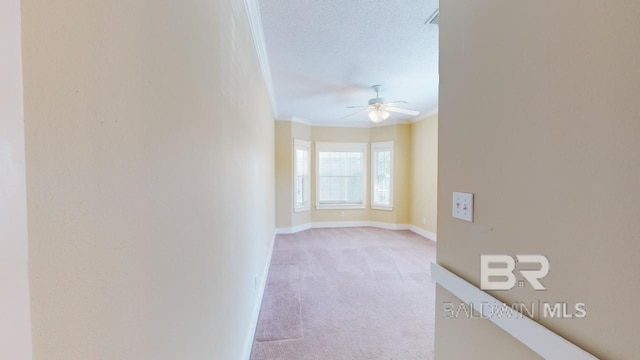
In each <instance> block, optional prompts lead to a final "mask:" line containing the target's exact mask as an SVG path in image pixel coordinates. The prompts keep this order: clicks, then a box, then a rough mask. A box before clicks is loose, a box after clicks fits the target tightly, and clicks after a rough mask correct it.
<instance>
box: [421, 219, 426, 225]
mask: <svg viewBox="0 0 640 360" xmlns="http://www.w3.org/2000/svg"><path fill="white" fill-rule="evenodd" d="M422 225H427V218H426V217H423V218H422Z"/></svg>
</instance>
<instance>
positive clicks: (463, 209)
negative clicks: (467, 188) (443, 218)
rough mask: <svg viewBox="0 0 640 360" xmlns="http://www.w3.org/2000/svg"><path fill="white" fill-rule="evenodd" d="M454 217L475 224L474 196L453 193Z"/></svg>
mask: <svg viewBox="0 0 640 360" xmlns="http://www.w3.org/2000/svg"><path fill="white" fill-rule="evenodd" d="M453 217H454V218H457V219H460V220H464V221H468V222H473V194H470V193H462V192H454V193H453Z"/></svg>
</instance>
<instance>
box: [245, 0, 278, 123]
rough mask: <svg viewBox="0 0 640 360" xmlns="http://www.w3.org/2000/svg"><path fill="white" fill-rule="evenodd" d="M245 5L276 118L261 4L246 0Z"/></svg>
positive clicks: (276, 112) (276, 110) (253, 0)
mask: <svg viewBox="0 0 640 360" xmlns="http://www.w3.org/2000/svg"><path fill="white" fill-rule="evenodd" d="M244 7H245V10H246V12H247V18H248V19H249V26H250V27H251V34H252V35H253V36H252V37H253V45H254V46H255V48H256V55H257V56H258V62H259V63H260V70H262V77H263V79H264V84H265V86H266V87H267V92H268V93H269V99H270V100H271V108H272V110H273V117H274V118H275V117H277V114H278V109H277V107H276V97H275V93H274V91H273V79H272V78H271V67H270V66H269V59H268V57H267V47H266V46H265V43H264V32H263V30H262V19H261V17H260V6H259V4H258V0H244Z"/></svg>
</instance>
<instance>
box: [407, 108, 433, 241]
mask: <svg viewBox="0 0 640 360" xmlns="http://www.w3.org/2000/svg"><path fill="white" fill-rule="evenodd" d="M411 153H412V154H413V156H412V158H411V179H412V181H411V225H414V226H417V227H419V228H421V229H423V230H426V231H428V232H430V233H433V234H436V233H437V220H438V206H437V200H438V115H433V116H430V117H428V118H426V119H423V120H421V121H418V122H415V123H413V124H412V125H411Z"/></svg>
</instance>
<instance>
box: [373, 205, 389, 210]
mask: <svg viewBox="0 0 640 360" xmlns="http://www.w3.org/2000/svg"><path fill="white" fill-rule="evenodd" d="M371 208H372V209H373V210H384V211H393V206H380V205H371Z"/></svg>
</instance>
